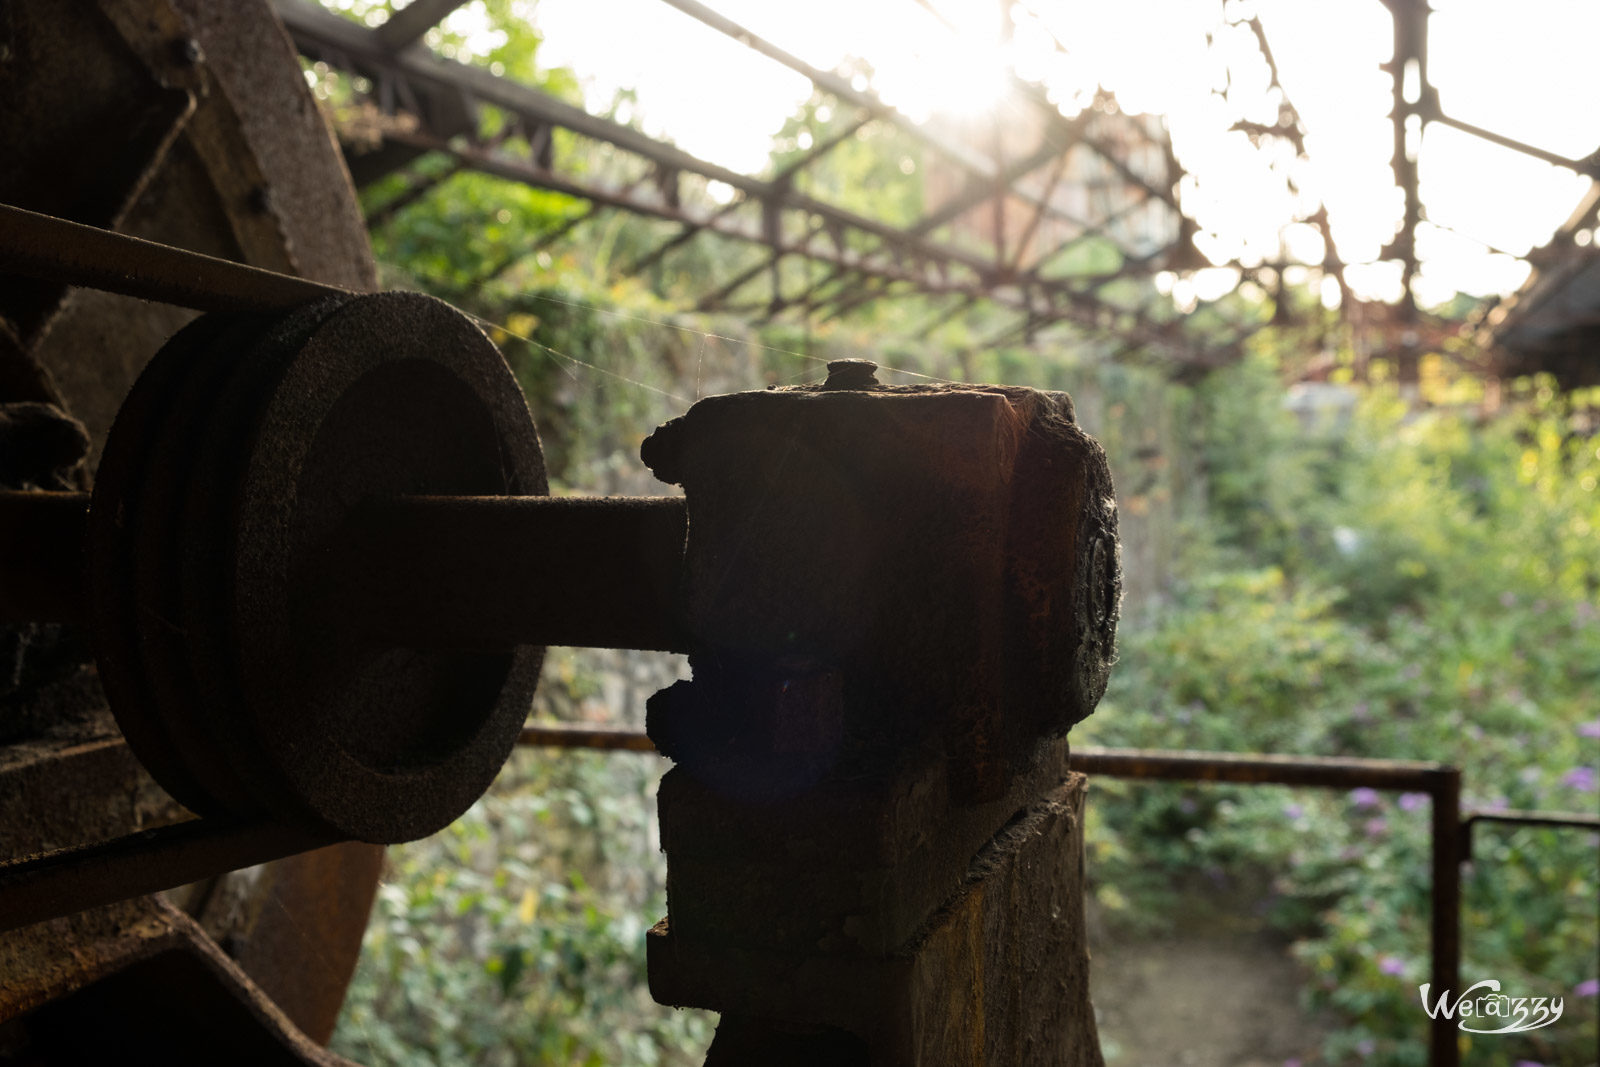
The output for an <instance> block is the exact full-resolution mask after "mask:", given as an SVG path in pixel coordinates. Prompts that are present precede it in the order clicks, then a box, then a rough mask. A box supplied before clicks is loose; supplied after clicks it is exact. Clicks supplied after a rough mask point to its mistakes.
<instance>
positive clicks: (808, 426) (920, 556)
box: [643, 364, 1120, 1064]
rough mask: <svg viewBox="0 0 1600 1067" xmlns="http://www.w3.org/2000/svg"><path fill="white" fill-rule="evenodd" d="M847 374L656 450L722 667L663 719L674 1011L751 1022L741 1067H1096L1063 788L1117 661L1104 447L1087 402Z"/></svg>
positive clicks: (647, 455) (706, 632) (732, 1040)
mask: <svg viewBox="0 0 1600 1067" xmlns="http://www.w3.org/2000/svg"><path fill="white" fill-rule="evenodd" d="M830 372H831V373H830V377H829V381H828V382H826V383H824V384H823V385H821V386H812V387H802V388H797V389H787V390H769V391H766V392H761V393H741V394H735V395H731V396H724V397H713V398H710V399H708V400H704V401H701V402H700V403H699V404H697V405H696V406H695V407H694V408H692V409H691V410H690V411H689V412H688V413H687V414H686V415H685V416H684V417H682V418H680V419H677V420H674V421H672V422H670V423H668V424H666V425H665V426H663V427H662V428H661V429H660V430H658V431H657V432H656V433H655V434H654V435H653V436H652V437H650V438H649V439H648V440H647V441H646V442H645V444H644V447H643V456H644V459H645V462H646V463H647V464H648V465H649V466H650V467H651V469H652V470H654V471H655V473H656V474H657V476H658V477H661V478H662V479H663V480H665V481H669V482H673V483H676V484H679V485H682V486H683V488H684V491H685V495H686V498H687V502H688V511H689V535H688V541H687V544H686V546H685V553H684V569H685V579H684V583H683V588H684V590H685V594H684V612H685V619H684V625H685V627H686V629H687V632H688V635H689V639H690V644H691V648H692V651H691V654H690V664H691V666H692V668H693V679H692V680H691V681H688V682H680V683H677V684H676V685H674V686H672V687H670V688H668V689H666V690H663V691H662V692H660V693H658V694H656V696H655V697H653V698H652V699H651V702H650V707H649V716H648V725H647V729H648V732H649V735H650V737H651V739H652V740H653V741H654V742H655V744H656V746H657V748H658V749H659V750H660V751H661V752H662V754H663V755H666V756H668V757H670V758H671V759H673V760H674V761H675V762H676V764H677V766H675V767H674V768H673V769H672V770H671V771H669V772H668V774H667V776H666V777H665V779H664V780H663V782H662V786H661V792H660V818H661V827H662V844H663V848H664V850H665V851H666V853H667V908H668V919H667V920H666V922H665V923H664V924H663V925H662V926H660V927H658V928H657V931H656V934H655V936H653V937H652V939H651V943H650V944H651V953H650V976H651V988H652V991H653V992H654V993H655V995H656V996H657V998H658V999H660V1000H663V1001H664V1002H667V1003H673V1004H692V1005H695V1006H699V1007H707V1008H713V1009H716V1010H719V1011H722V1012H723V1013H724V1022H723V1027H724V1028H723V1030H722V1031H720V1032H719V1037H718V1045H717V1046H714V1047H713V1051H712V1054H711V1056H710V1058H709V1059H708V1061H707V1062H708V1063H711V1064H716V1063H732V1062H739V1059H740V1057H745V1058H747V1059H749V1058H750V1057H754V1058H755V1059H757V1060H765V1059H766V1058H767V1056H768V1054H769V1053H772V1054H774V1055H775V1054H776V1051H777V1050H780V1049H786V1050H788V1052H787V1053H785V1055H787V1056H789V1057H790V1059H791V1060H792V1059H793V1056H794V1055H795V1054H796V1053H795V1050H797V1049H808V1050H810V1053H808V1054H816V1055H821V1054H822V1052H821V1051H819V1050H828V1052H827V1054H828V1055H829V1056H830V1057H834V1058H837V1059H838V1061H839V1062H860V1063H873V1064H879V1063H881V1064H904V1063H926V1064H936V1063H937V1064H986V1063H987V1064H999V1063H1029V1064H1032V1063H1038V1064H1095V1063H1098V1062H1099V1052H1098V1046H1097V1043H1096V1041H1095V1038H1094V1033H1093V1023H1092V1013H1091V1012H1090V1009H1089V1007H1088V988H1087V969H1086V968H1087V956H1086V953H1085V950H1084V945H1083V941H1082V929H1081V900H1080V899H1079V898H1080V896H1081V892H1082V885H1081V840H1080V839H1079V838H1078V837H1077V834H1076V830H1075V827H1076V826H1077V822H1076V820H1077V814H1076V812H1078V811H1079V809H1080V808H1081V789H1082V782H1081V779H1079V780H1076V781H1075V782H1073V783H1072V784H1071V785H1070V787H1066V788H1068V792H1070V793H1072V794H1073V796H1074V797H1075V798H1076V799H1070V798H1069V799H1063V796H1062V795H1058V794H1059V791H1060V790H1061V789H1062V788H1063V783H1064V782H1065V781H1066V779H1067V774H1068V772H1067V744H1066V740H1065V736H1064V735H1065V734H1066V732H1067V730H1068V729H1069V728H1070V727H1071V725H1072V724H1073V723H1075V722H1077V721H1079V720H1080V719H1082V718H1083V717H1084V716H1085V715H1087V714H1089V713H1090V712H1091V711H1092V710H1093V708H1094V705H1095V703H1096V702H1097V701H1098V699H1099V697H1100V695H1101V693H1102V692H1103V690H1104V687H1105V682H1106V672H1107V669H1108V666H1109V663H1110V660H1111V657H1112V651H1113V650H1112V645H1113V636H1114V628H1115V624H1116V618H1117V607H1118V600H1119V583H1120V574H1119V570H1118V564H1117V542H1116V514H1115V506H1114V503H1113V498H1112V492H1111V484H1110V478H1109V474H1108V473H1107V470H1106V466H1105V459H1104V454H1103V452H1102V451H1101V450H1100V448H1099V446H1098V445H1096V444H1095V443H1094V442H1093V441H1092V440H1091V439H1090V438H1089V437H1087V436H1086V435H1085V434H1083V432H1082V431H1081V430H1079V429H1078V427H1077V426H1076V424H1075V423H1074V421H1073V415H1072V405H1071V401H1070V400H1069V399H1068V398H1067V397H1066V396H1065V395H1063V394H1050V393H1040V392H1035V391H1032V390H1027V389H1010V388H992V387H982V386H971V387H968V386H953V387H936V388H928V387H919V388H898V387H895V388H890V387H884V386H880V385H877V384H876V381H875V378H874V376H873V374H872V368H871V367H870V366H863V365H859V364H851V365H839V366H836V367H830ZM1051 798H1053V799H1051ZM1041 804H1043V805H1044V806H1045V808H1046V809H1048V812H1047V813H1045V814H1038V812H1039V811H1041V810H1043V809H1039V805H1041ZM1036 815H1037V818H1036V817H1035V816H1036ZM1008 824H1012V825H1013V827H1014V828H1015V827H1016V826H1024V827H1027V828H1028V829H1026V830H1025V831H1021V832H1020V836H1019V834H1018V833H1011V832H1009V831H1008V832H1003V828H1005V827H1006V826H1007V825H1008ZM1047 824H1048V827H1050V828H1048V829H1047V828H1046V826H1047ZM1024 872H1026V873H1024ZM1024 885H1025V888H1024ZM1069 900H1070V901H1072V902H1073V903H1071V905H1070V906H1066V905H1065V904H1064V902H1066V901H1069ZM1047 946H1048V950H1047V951H1046V947H1047ZM1033 947H1038V948H1039V951H1038V952H1034V951H1033ZM1042 989H1048V990H1050V991H1051V992H1050V993H1049V994H1048V996H1050V997H1053V998H1054V1000H1053V1001H1052V1007H1051V1008H1050V1010H1041V1005H1039V1004H1036V1003H1032V1002H1030V998H1032V997H1037V996H1040V995H1045V994H1042V993H1040V992H1039V991H1040V990H1042ZM776 1061H777V1060H775V1062H776Z"/></svg>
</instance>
